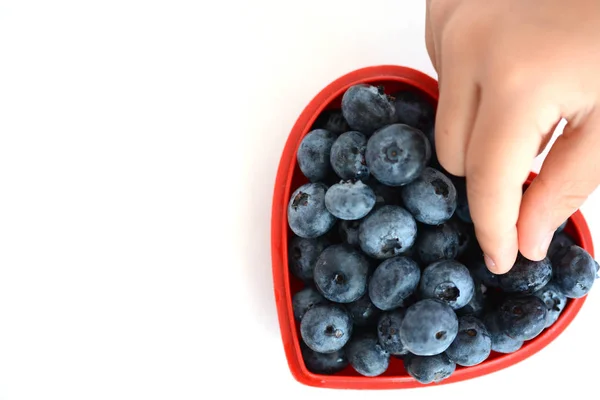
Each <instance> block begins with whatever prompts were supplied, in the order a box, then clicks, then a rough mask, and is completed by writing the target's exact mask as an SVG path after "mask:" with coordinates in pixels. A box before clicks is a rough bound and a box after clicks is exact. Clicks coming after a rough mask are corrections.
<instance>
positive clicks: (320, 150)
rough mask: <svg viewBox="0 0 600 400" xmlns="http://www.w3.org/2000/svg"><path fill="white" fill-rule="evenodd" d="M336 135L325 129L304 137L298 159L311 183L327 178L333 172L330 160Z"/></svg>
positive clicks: (297, 155)
mask: <svg viewBox="0 0 600 400" xmlns="http://www.w3.org/2000/svg"><path fill="white" fill-rule="evenodd" d="M335 139H336V135H335V134H333V133H331V132H329V131H328V130H325V129H315V130H313V131H310V132H309V133H307V134H306V136H304V138H303V139H302V141H301V142H300V147H298V152H297V154H296V157H297V159H298V166H299V167H300V171H302V173H303V174H304V176H305V177H306V178H308V180H309V181H311V182H319V181H322V180H324V179H326V178H327V176H328V175H329V174H330V173H331V172H332V171H333V170H332V168H331V163H330V161H329V158H330V156H331V146H333V143H334V142H335Z"/></svg>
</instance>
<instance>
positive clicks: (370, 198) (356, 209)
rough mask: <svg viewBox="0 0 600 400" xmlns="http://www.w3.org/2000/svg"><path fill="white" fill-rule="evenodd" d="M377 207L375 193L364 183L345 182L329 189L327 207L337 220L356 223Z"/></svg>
mask: <svg viewBox="0 0 600 400" xmlns="http://www.w3.org/2000/svg"><path fill="white" fill-rule="evenodd" d="M374 206H375V193H374V192H373V190H372V189H371V188H370V187H369V186H367V185H365V184H364V183H363V182H362V181H343V182H340V183H336V184H334V185H333V186H331V187H329V189H327V192H326V193H325V207H327V210H328V211H329V212H330V213H331V214H333V216H335V217H336V218H339V219H342V220H347V221H356V220H358V219H361V218H363V217H364V216H366V215H367V214H368V213H369V212H371V210H372V209H373V207H374Z"/></svg>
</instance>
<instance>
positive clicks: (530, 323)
mask: <svg viewBox="0 0 600 400" xmlns="http://www.w3.org/2000/svg"><path fill="white" fill-rule="evenodd" d="M547 314H548V312H547V311H546V304H545V303H544V302H543V301H542V300H541V299H540V298H539V297H536V296H533V295H525V296H520V297H509V298H507V299H506V300H505V301H504V302H503V303H502V305H500V308H499V309H498V315H497V322H498V327H499V328H500V329H501V330H502V331H504V332H505V333H506V334H507V335H508V336H510V337H511V338H513V339H516V340H523V341H525V340H531V339H533V338H534V337H536V336H537V335H539V334H540V333H542V331H543V330H544V327H545V326H546V317H547Z"/></svg>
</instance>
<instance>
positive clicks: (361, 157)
mask: <svg viewBox="0 0 600 400" xmlns="http://www.w3.org/2000/svg"><path fill="white" fill-rule="evenodd" d="M366 149H367V137H366V136H365V135H363V134H362V133H360V132H356V131H349V132H345V133H342V134H341V135H340V136H339V137H338V138H337V139H336V141H335V143H333V146H331V156H330V160H331V166H332V168H333V170H334V171H335V173H336V174H337V176H339V177H340V178H341V179H344V180H356V179H360V180H362V181H366V180H367V179H368V178H369V168H368V167H367V162H366V161H365V151H366Z"/></svg>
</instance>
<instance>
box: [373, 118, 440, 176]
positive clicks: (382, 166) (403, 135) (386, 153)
mask: <svg viewBox="0 0 600 400" xmlns="http://www.w3.org/2000/svg"><path fill="white" fill-rule="evenodd" d="M430 158H431V147H430V145H429V141H428V140H427V138H426V137H425V135H424V134H423V132H421V131H419V130H418V129H415V128H412V127H410V126H408V125H404V124H393V125H388V126H386V127H385V128H382V129H380V130H378V131H377V132H375V133H374V134H373V136H371V137H370V138H369V141H368V142H367V150H366V152H365V159H366V161H367V166H368V167H369V172H370V173H371V175H373V177H375V179H377V180H378V181H379V182H381V183H383V184H385V185H388V186H402V185H406V184H407V183H410V182H412V181H413V180H415V179H416V178H417V177H418V176H419V175H420V174H421V172H423V169H425V167H426V166H427V163H428V162H429V159H430Z"/></svg>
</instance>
